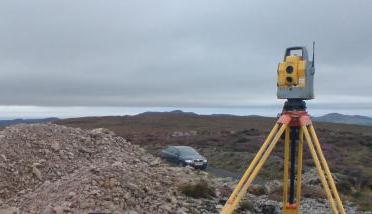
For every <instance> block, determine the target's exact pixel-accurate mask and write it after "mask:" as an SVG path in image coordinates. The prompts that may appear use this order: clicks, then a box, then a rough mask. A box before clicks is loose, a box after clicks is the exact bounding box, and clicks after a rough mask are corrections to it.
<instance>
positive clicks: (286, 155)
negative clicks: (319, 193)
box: [283, 128, 290, 209]
mask: <svg viewBox="0 0 372 214" xmlns="http://www.w3.org/2000/svg"><path fill="white" fill-rule="evenodd" d="M289 132H290V129H289V128H287V129H286V131H285V140H284V169H283V171H284V173H283V174H284V175H283V209H285V206H286V204H287V203H288V169H289V140H290V139H289Z"/></svg>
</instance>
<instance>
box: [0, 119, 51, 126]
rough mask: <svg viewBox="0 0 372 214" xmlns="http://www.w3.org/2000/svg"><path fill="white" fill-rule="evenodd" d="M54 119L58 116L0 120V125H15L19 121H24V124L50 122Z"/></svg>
mask: <svg viewBox="0 0 372 214" xmlns="http://www.w3.org/2000/svg"><path fill="white" fill-rule="evenodd" d="M56 120H58V118H56V117H49V118H42V119H14V120H0V126H9V125H15V124H20V123H25V124H32V123H48V122H52V121H56Z"/></svg>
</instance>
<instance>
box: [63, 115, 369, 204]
mask: <svg viewBox="0 0 372 214" xmlns="http://www.w3.org/2000/svg"><path fill="white" fill-rule="evenodd" d="M274 121H275V118H265V117H258V116H247V117H237V116H227V115H215V116H201V115H195V114H182V113H177V114H174V113H147V114H143V115H137V116H124V117H99V118H94V117H92V118H76V119H67V120H60V121H57V123H59V124H63V125H68V126H74V127H81V128H87V129H92V128H99V127H104V128H108V129H111V130H112V131H114V132H115V133H116V134H118V135H120V136H123V137H124V138H126V139H128V140H130V141H131V142H132V143H135V144H139V145H142V146H143V147H145V148H146V149H147V150H149V151H151V152H152V153H155V154H156V152H157V151H158V150H159V149H161V148H163V147H164V146H166V145H189V146H192V147H194V148H197V149H198V150H199V151H200V152H201V153H202V154H203V155H205V156H206V157H207V158H208V161H209V164H210V165H212V166H214V167H215V168H220V169H224V170H228V171H230V172H233V173H236V174H237V175H241V174H242V173H243V172H244V170H245V169H246V168H247V166H248V164H249V162H250V161H251V160H252V159H253V157H254V155H255V154H256V152H257V151H258V149H259V148H260V146H261V145H262V142H263V141H264V140H265V137H266V136H267V134H268V132H269V131H270V129H271V128H272V126H273V124H274ZM315 127H316V128H317V134H318V137H319V139H320V142H321V144H322V148H323V150H324V153H325V156H326V158H327V160H328V162H329V165H330V168H331V170H332V172H334V173H336V176H337V178H338V181H337V185H338V189H339V190H340V192H341V193H342V197H343V198H346V199H348V200H350V201H353V202H355V203H357V204H358V205H360V206H361V208H362V209H367V210H372V205H371V204H370V203H369V200H370V199H371V195H372V165H371V164H370V163H371V162H372V127H371V126H358V125H346V124H332V123H320V122H319V123H318V122H316V123H315ZM175 131H181V132H188V131H196V133H197V134H196V135H192V136H181V137H172V133H173V132H175ZM282 157H283V146H282V143H279V144H278V146H277V147H276V148H275V150H274V152H273V155H272V156H271V157H270V159H269V160H268V161H267V163H266V164H265V166H264V167H263V169H262V171H261V172H260V174H259V177H258V178H257V179H256V181H255V182H256V183H260V182H261V183H262V182H263V181H264V180H267V179H280V180H281V178H282V170H283V169H282ZM312 167H314V163H313V161H312V158H311V156H310V154H309V151H308V149H307V147H306V146H305V153H304V170H308V169H309V168H312ZM309 194H310V195H317V194H318V193H317V192H315V193H309Z"/></svg>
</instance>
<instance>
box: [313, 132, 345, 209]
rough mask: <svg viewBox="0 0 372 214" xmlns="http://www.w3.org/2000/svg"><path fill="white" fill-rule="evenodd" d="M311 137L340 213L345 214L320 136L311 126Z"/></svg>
mask: <svg viewBox="0 0 372 214" xmlns="http://www.w3.org/2000/svg"><path fill="white" fill-rule="evenodd" d="M310 135H311V137H312V138H313V140H314V145H315V148H316V150H317V152H318V155H319V157H320V161H321V163H322V165H323V168H324V171H325V173H326V175H327V179H328V182H329V184H330V187H331V190H332V193H333V195H334V196H335V198H336V203H337V206H338V210H339V211H340V213H342V214H345V209H344V206H343V205H342V201H341V199H340V196H339V194H338V191H337V188H336V185H335V182H334V180H333V177H332V174H331V171H330V170H329V167H328V164H327V161H326V159H325V157H324V154H323V151H322V148H321V147H320V143H319V140H318V136H317V135H316V133H315V129H314V126H312V125H310Z"/></svg>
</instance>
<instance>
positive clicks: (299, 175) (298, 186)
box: [296, 129, 304, 209]
mask: <svg viewBox="0 0 372 214" xmlns="http://www.w3.org/2000/svg"><path fill="white" fill-rule="evenodd" d="M299 136H300V142H299V143H298V156H297V160H298V161H297V162H298V163H297V181H296V204H297V208H298V209H299V208H300V202H301V182H302V154H303V145H304V131H303V130H302V129H300V134H299Z"/></svg>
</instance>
